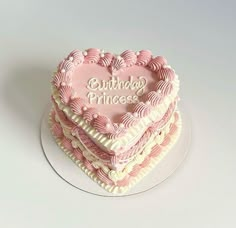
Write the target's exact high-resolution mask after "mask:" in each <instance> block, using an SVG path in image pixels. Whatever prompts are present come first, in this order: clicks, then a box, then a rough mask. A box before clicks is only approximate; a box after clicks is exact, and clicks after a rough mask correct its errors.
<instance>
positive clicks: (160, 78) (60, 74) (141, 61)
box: [52, 48, 175, 139]
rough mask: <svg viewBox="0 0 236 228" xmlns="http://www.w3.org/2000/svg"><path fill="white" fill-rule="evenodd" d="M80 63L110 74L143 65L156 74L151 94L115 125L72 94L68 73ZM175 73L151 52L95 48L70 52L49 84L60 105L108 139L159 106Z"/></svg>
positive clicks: (117, 135)
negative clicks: (101, 68)
mask: <svg viewBox="0 0 236 228" xmlns="http://www.w3.org/2000/svg"><path fill="white" fill-rule="evenodd" d="M81 64H99V65H100V66H102V67H107V68H108V69H109V70H110V72H111V73H112V74H117V73H118V72H119V71H121V70H125V68H127V67H132V66H133V65H138V66H143V67H145V68H147V69H149V70H150V71H153V72H155V73H156V74H157V82H156V85H155V88H156V90H155V91H149V92H148V93H147V94H145V95H144V96H143V97H142V98H143V99H142V100H143V101H142V102H139V103H137V104H135V105H134V106H133V108H132V110H131V111H130V112H128V113H124V114H123V116H122V117H121V119H120V122H119V123H113V122H112V121H111V120H110V119H109V118H108V117H106V116H103V115H101V114H100V113H99V112H98V110H96V109H95V108H94V107H89V105H88V104H86V103H85V101H83V99H82V98H80V97H78V96H76V95H75V92H74V91H73V88H72V85H71V75H72V72H73V71H74V70H75V69H76V67H79V66H80V65H81ZM174 79H175V72H174V70H173V69H171V68H169V67H168V66H167V60H166V59H165V58H164V57H162V56H157V57H154V56H152V53H151V51H149V50H141V51H139V52H134V51H132V50H126V51H124V52H122V53H121V54H120V55H114V54H112V53H109V52H106V53H104V52H103V51H102V50H100V49H97V48H90V49H87V50H86V51H80V50H73V51H72V52H71V53H70V54H69V55H68V56H67V57H66V58H65V59H64V60H63V61H62V62H60V64H59V65H58V67H57V72H56V73H55V75H54V77H53V81H52V85H53V86H55V87H56V88H57V90H58V92H59V96H60V99H61V102H62V103H63V104H65V105H67V106H69V107H70V108H71V110H72V111H73V112H74V114H75V115H79V116H82V117H83V118H84V119H85V120H86V121H87V122H88V123H89V124H90V125H91V126H92V127H94V128H95V129H96V130H97V131H98V132H100V133H102V134H104V135H106V136H107V137H108V138H110V139H114V138H118V137H120V136H123V135H124V134H125V133H126V130H127V129H129V128H130V127H132V126H134V125H136V124H137V123H138V122H139V121H140V120H141V119H142V118H144V117H146V116H147V115H148V114H149V113H150V112H151V110H152V109H153V108H155V107H156V106H158V105H160V104H161V103H162V102H163V100H164V98H165V96H168V95H169V94H170V93H171V92H172V90H173V88H174V85H173V80H174Z"/></svg>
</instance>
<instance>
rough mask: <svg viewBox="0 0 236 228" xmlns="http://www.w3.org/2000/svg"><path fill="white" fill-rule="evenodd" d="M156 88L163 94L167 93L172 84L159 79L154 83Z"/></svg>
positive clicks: (171, 88)
mask: <svg viewBox="0 0 236 228" xmlns="http://www.w3.org/2000/svg"><path fill="white" fill-rule="evenodd" d="M156 90H157V91H160V92H161V93H162V94H163V95H164V96H167V95H169V94H170V93H171V92H172V90H173V84H172V83H171V82H169V81H162V80H161V81H159V82H158V83H157V84H156Z"/></svg>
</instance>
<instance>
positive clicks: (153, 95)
mask: <svg viewBox="0 0 236 228" xmlns="http://www.w3.org/2000/svg"><path fill="white" fill-rule="evenodd" d="M163 99H164V97H163V95H162V94H160V93H157V92H155V91H151V92H149V93H147V94H146V95H145V101H146V102H148V101H149V102H150V103H151V105H153V106H156V105H158V104H161V103H162V101H163Z"/></svg>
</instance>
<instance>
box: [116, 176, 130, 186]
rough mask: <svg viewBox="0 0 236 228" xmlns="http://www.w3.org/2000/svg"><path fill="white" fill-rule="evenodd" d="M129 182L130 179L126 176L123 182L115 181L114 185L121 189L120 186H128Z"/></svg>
mask: <svg viewBox="0 0 236 228" xmlns="http://www.w3.org/2000/svg"><path fill="white" fill-rule="evenodd" d="M129 182H130V177H129V176H127V177H125V178H124V179H123V180H119V181H117V183H116V185H118V186H120V187H122V186H126V185H128V184H129Z"/></svg>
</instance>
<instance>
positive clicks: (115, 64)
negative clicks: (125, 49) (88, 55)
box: [110, 56, 126, 75]
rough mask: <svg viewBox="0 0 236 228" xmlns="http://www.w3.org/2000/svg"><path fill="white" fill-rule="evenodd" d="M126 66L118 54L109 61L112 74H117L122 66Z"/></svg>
mask: <svg viewBox="0 0 236 228" xmlns="http://www.w3.org/2000/svg"><path fill="white" fill-rule="evenodd" d="M125 67H126V63H125V60H124V59H123V58H122V57H120V56H118V57H114V58H113V59H112V61H111V65H110V70H111V73H112V74H113V75H115V74H117V73H118V72H119V71H120V70H121V69H122V68H125Z"/></svg>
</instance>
